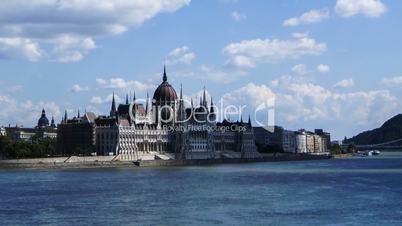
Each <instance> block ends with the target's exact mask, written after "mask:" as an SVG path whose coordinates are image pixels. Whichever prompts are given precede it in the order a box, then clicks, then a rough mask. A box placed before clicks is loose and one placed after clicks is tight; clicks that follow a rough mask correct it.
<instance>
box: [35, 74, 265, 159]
mask: <svg viewBox="0 0 402 226" xmlns="http://www.w3.org/2000/svg"><path fill="white" fill-rule="evenodd" d="M45 117H46V115H44V117H41V119H40V120H39V122H38V126H39V125H43V126H45V125H46V123H47V122H46V119H45ZM206 119H209V120H206ZM68 123H69V121H68V120H65V121H64V123H62V124H63V125H62V126H67V125H64V124H68ZM227 124H230V125H229V126H232V124H236V126H243V127H244V128H246V129H245V130H242V131H239V132H236V131H229V132H226V133H225V132H222V130H221V129H219V127H221V126H228V125H227ZM211 128H215V129H211ZM216 128H218V129H216ZM59 132H61V130H59ZM58 136H59V137H64V134H59V135H58ZM94 140H95V149H96V153H97V155H109V156H110V155H112V156H115V157H114V159H116V160H120V161H141V160H155V159H161V160H169V159H219V158H258V157H261V155H260V154H259V153H258V152H257V149H256V146H255V142H254V134H253V128H252V127H251V123H250V122H249V123H243V122H242V121H241V122H232V123H229V122H225V123H217V122H216V111H215V107H214V105H213V102H212V98H211V102H210V103H208V101H207V98H206V91H205V88H204V95H203V96H202V97H201V98H200V103H199V105H198V106H195V105H194V104H193V102H192V101H191V106H185V104H184V99H183V92H182V87H180V93H179V95H178V93H177V92H176V90H175V89H174V87H173V86H172V85H171V84H170V83H169V81H168V75H167V72H166V67H164V69H163V74H162V82H161V83H160V84H159V86H158V87H157V88H156V90H155V91H154V93H153V96H152V99H150V98H149V96H148V95H147V97H146V99H145V101H143V102H142V103H140V101H139V100H137V99H136V96H135V92H134V98H129V95H128V94H127V95H126V101H125V103H121V104H119V105H118V106H117V103H116V99H115V95H114V93H113V98H112V105H111V108H110V113H109V115H107V116H99V117H97V118H96V119H95V133H94Z"/></svg>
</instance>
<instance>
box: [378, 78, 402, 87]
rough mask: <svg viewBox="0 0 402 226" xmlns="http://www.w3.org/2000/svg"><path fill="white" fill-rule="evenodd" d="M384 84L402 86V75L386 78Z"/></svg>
mask: <svg viewBox="0 0 402 226" xmlns="http://www.w3.org/2000/svg"><path fill="white" fill-rule="evenodd" d="M382 84H384V85H386V86H402V76H396V77H387V78H384V79H383V80H382Z"/></svg>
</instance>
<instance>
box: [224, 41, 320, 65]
mask: <svg viewBox="0 0 402 226" xmlns="http://www.w3.org/2000/svg"><path fill="white" fill-rule="evenodd" d="M326 50H327V45H326V44H325V43H320V42H317V41H316V40H314V39H312V38H310V37H308V35H306V34H304V36H300V35H299V34H298V35H295V36H294V37H293V39H291V40H280V39H254V40H243V41H241V42H238V43H231V44H229V45H227V46H226V47H225V48H224V49H223V53H224V54H225V55H227V56H229V62H230V61H232V62H236V61H235V60H233V59H234V58H235V57H239V56H240V57H242V58H243V59H248V60H249V64H251V65H256V64H258V63H275V62H278V61H281V60H285V59H297V58H300V57H302V56H304V55H320V54H322V53H323V52H325V51H326ZM234 66H242V65H241V64H240V65H234Z"/></svg>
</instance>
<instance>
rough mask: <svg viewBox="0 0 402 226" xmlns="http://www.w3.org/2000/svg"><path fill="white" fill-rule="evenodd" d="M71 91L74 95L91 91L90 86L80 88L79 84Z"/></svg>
mask: <svg viewBox="0 0 402 226" xmlns="http://www.w3.org/2000/svg"><path fill="white" fill-rule="evenodd" d="M71 91H72V92H73V93H78V92H83V91H89V87H88V86H80V85H78V84H75V85H73V87H71Z"/></svg>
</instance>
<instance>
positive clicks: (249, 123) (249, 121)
mask: <svg viewBox="0 0 402 226" xmlns="http://www.w3.org/2000/svg"><path fill="white" fill-rule="evenodd" d="M248 126H250V127H251V117H250V115H248Z"/></svg>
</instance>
